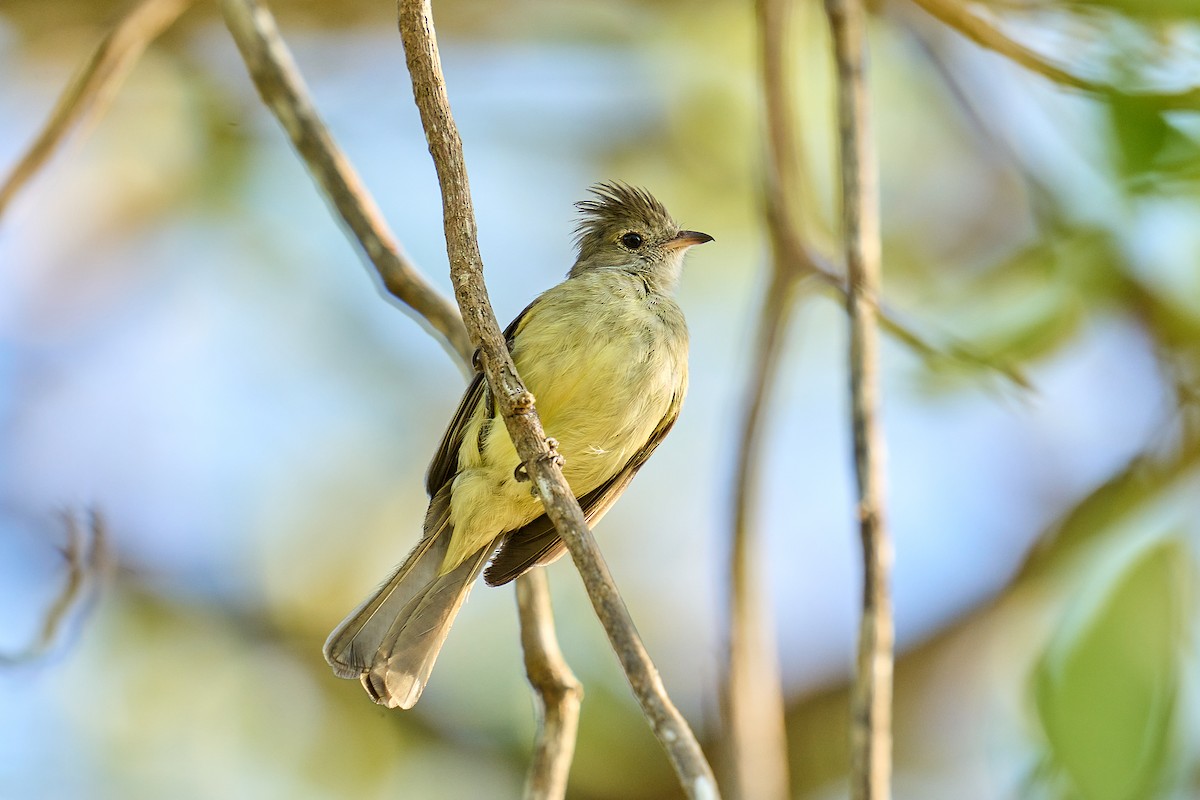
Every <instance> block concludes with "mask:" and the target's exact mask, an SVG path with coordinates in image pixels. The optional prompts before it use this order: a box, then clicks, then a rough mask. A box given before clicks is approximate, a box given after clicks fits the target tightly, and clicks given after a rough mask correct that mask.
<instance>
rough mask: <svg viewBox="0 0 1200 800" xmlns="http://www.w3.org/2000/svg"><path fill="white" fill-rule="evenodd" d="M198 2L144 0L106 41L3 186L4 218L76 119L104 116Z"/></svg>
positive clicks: (0, 186) (1, 206)
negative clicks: (151, 48)
mask: <svg viewBox="0 0 1200 800" xmlns="http://www.w3.org/2000/svg"><path fill="white" fill-rule="evenodd" d="M193 2H195V0H143V2H141V3H140V4H138V6H137V7H135V8H134V9H133V10H132V11H130V12H129V13H128V14H127V15H125V17H124V18H123V19H122V20H121V21H120V22H118V23H117V25H116V27H114V28H113V29H112V30H111V31H109V32H108V34H107V35H106V36H105V37H104V38H103V39H101V40H100V44H98V45H97V46H96V50H95V51H94V52H93V53H92V55H91V57H89V58H88V60H87V62H86V63H85V64H84V65H83V68H82V69H81V70H80V71H79V74H78V75H76V76H75V78H73V79H72V80H71V83H70V84H68V85H67V88H66V89H65V90H64V91H63V93H62V96H60V97H59V98H58V102H57V103H56V104H55V106H54V110H53V111H52V112H50V118H49V119H48V120H46V124H45V125H44V126H43V127H42V129H41V131H39V132H38V135H37V137H36V138H35V139H34V140H33V144H31V145H30V146H29V149H28V150H27V151H25V154H24V155H22V156H21V158H20V160H19V161H17V164H16V166H14V167H13V168H12V171H11V172H10V173H9V174H8V176H7V177H6V178H5V179H4V183H3V184H0V216H3V215H4V211H5V209H7V208H8V204H9V203H10V202H11V201H12V199H13V197H15V196H16V194H17V192H19V191H20V190H21V188H22V187H24V186H25V184H26V183H28V182H29V179H30V178H32V177H33V176H34V175H36V174H37V172H38V170H40V169H41V168H42V167H43V166H44V165H45V163H46V162H47V161H48V160H49V159H50V156H51V155H53V154H54V151H55V150H56V149H58V146H59V145H60V144H62V141H63V139H65V138H66V135H67V133H68V132H70V130H71V128H73V127H74V126H75V125H76V123H78V122H80V121H81V120H83V119H84V118H85V117H87V116H89V115H91V116H92V117H93V118H96V117H98V116H99V115H101V114H103V112H104V109H105V108H107V107H108V104H109V103H110V102H111V101H112V98H113V96H114V95H115V94H116V91H117V89H118V88H120V86H121V83H122V82H123V81H124V80H125V76H126V75H128V74H129V71H130V70H131V69H133V66H134V65H135V64H136V63H137V61H138V58H140V57H141V55H142V52H143V51H144V50H145V49H146V46H147V45H149V44H150V42H152V41H154V40H155V39H157V38H158V36H159V35H160V34H161V33H162V32H163V31H165V30H166V29H167V28H169V27H170V26H171V24H172V23H173V22H175V20H177V19H179V17H180V15H181V14H183V12H184V11H187V9H188V8H189V7H190V6H191V5H192V3H193Z"/></svg>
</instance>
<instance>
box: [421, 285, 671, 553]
mask: <svg viewBox="0 0 1200 800" xmlns="http://www.w3.org/2000/svg"><path fill="white" fill-rule="evenodd" d="M512 353H513V360H514V362H515V363H516V366H517V371H518V372H519V373H520V374H521V377H522V378H523V379H524V381H525V384H526V386H527V387H528V388H529V390H530V391H531V392H532V393H533V395H534V397H535V399H536V405H537V411H538V415H539V417H540V418H541V421H542V427H543V428H544V429H545V431H546V435H547V436H551V437H553V438H555V439H557V440H558V452H559V453H560V454H561V455H562V456H563V457H564V459H565V464H564V466H563V473H564V475H565V476H566V478H567V481H568V483H570V485H571V489H572V491H574V492H575V495H576V496H577V497H578V496H582V495H584V494H587V493H588V492H590V491H592V490H593V489H595V488H597V487H598V486H600V485H601V484H603V483H604V482H605V481H607V480H608V479H610V478H611V477H613V476H614V475H616V474H617V473H618V472H619V471H620V470H621V469H622V468H623V467H624V466H625V464H626V463H627V462H628V461H629V459H630V458H631V457H632V456H633V455H634V453H636V452H637V451H638V450H639V449H640V448H641V447H642V445H644V444H645V443H646V442H647V440H649V438H650V436H651V434H652V433H653V432H654V430H655V429H656V428H657V427H658V425H659V423H660V422H661V421H662V419H663V417H664V416H665V415H666V414H667V411H668V409H669V408H670V406H671V403H672V400H673V398H675V397H676V396H680V397H682V394H683V393H684V392H685V391H686V389H687V327H686V325H685V323H684V320H683V314H682V312H681V311H680V310H679V307H678V306H677V305H676V304H675V303H674V301H672V300H670V299H669V298H667V297H665V296H663V295H660V294H656V293H653V292H649V291H647V288H646V286H645V285H644V284H643V283H642V281H641V280H640V279H639V278H637V277H636V276H633V275H630V274H628V273H625V272H619V271H616V270H611V271H609V270H605V271H597V272H596V273H594V274H587V275H581V276H579V277H577V278H573V279H571V280H569V281H565V282H564V283H562V284H559V285H558V286H556V287H554V288H553V289H550V290H549V291H547V292H546V293H545V294H543V295H542V296H541V297H539V298H538V300H537V301H536V302H535V303H534V304H533V306H532V307H531V308H530V309H529V310H528V311H527V312H526V314H525V317H524V318H523V319H522V321H521V324H520V326H519V327H518V329H517V334H516V337H515V340H514V343H513V346H512ZM483 414H484V411H483V406H482V404H481V405H480V408H479V409H478V410H477V412H476V414H475V416H474V417H473V418H472V420H471V422H470V423H469V424H468V426H467V428H466V435H465V436H464V439H463V445H462V449H461V451H460V453H459V466H460V473H459V475H458V476H457V477H456V478H455V482H454V488H453V492H452V496H451V501H450V508H451V521H452V523H453V525H454V537H453V540H452V544H451V548H450V552H449V553H448V554H447V556H446V561H445V563H444V565H443V569H451V568H453V566H455V565H457V564H458V563H461V561H462V559H464V558H466V557H467V556H468V555H470V554H471V553H474V552H475V551H477V550H478V549H479V548H480V547H483V546H484V545H486V544H487V543H489V542H491V541H492V540H493V539H495V538H496V536H498V535H500V534H501V533H503V532H505V531H509V530H514V529H516V528H519V527H521V526H522V525H525V524H527V523H529V522H531V521H532V520H534V519H535V518H536V517H538V516H539V515H540V514H541V513H542V510H541V504H540V502H539V501H538V500H537V498H535V497H533V496H532V495H531V493H530V485H529V484H528V483H522V482H518V481H517V480H516V479H515V478H514V477H513V470H514V469H515V468H516V467H517V465H518V464H519V462H520V459H519V457H518V456H517V454H516V450H515V449H514V448H513V445H512V441H511V440H510V439H509V437H508V432H507V430H506V429H505V427H504V423H503V421H502V420H500V419H498V418H496V419H494V420H486V419H484V417H483ZM481 428H482V430H483V433H482V436H481V435H480V430H481ZM481 444H482V446H480V445H481Z"/></svg>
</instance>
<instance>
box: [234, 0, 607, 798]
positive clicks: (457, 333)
mask: <svg viewBox="0 0 1200 800" xmlns="http://www.w3.org/2000/svg"><path fill="white" fill-rule="evenodd" d="M221 7H222V10H223V12H224V14H225V19H226V24H227V25H228V27H229V30H230V33H231V34H232V35H233V38H234V40H235V41H236V42H237V45H238V48H239V50H240V51H241V52H242V56H243V58H244V59H245V61H246V66H247V68H248V69H249V72H250V76H251V78H252V79H253V81H254V83H255V86H257V87H258V91H259V93H260V94H261V95H262V97H263V101H264V102H265V103H266V105H267V107H268V108H270V109H271V111H272V112H273V113H274V114H275V116H276V118H277V119H278V120H279V122H280V124H281V125H282V126H283V128H284V130H285V131H287V133H288V135H289V136H290V137H291V139H292V143H293V145H294V146H295V148H296V150H297V152H298V153H299V154H300V156H301V158H302V159H303V160H304V163H305V165H306V166H307V167H308V169H309V172H310V173H311V174H312V176H313V178H314V180H315V181H316V183H317V186H318V187H319V189H320V191H321V193H322V195H324V196H325V198H326V199H327V200H328V201H329V203H330V205H332V206H333V207H334V208H335V209H336V210H337V211H338V213H339V214H341V216H342V219H343V220H344V221H345V223H346V225H347V226H348V227H349V229H350V232H351V233H352V234H353V235H354V237H355V239H356V240H357V241H358V243H359V245H360V246H361V247H362V249H363V251H364V252H365V253H366V254H367V256H368V257H369V258H370V260H371V263H372V264H373V265H374V267H375V269H376V270H377V272H378V275H379V278H380V279H381V281H382V283H383V286H384V288H385V289H386V290H387V291H388V292H390V293H391V294H392V295H393V296H394V297H395V298H396V299H397V300H399V301H400V302H402V303H405V304H407V305H408V306H409V307H410V308H411V309H412V310H413V311H414V312H415V313H416V314H418V315H419V316H420V317H421V318H423V319H424V320H425V321H426V322H427V323H428V324H429V327H430V328H431V329H432V330H434V331H436V332H437V334H438V335H439V336H440V337H441V338H442V339H443V341H444V343H445V344H447V345H448V347H449V349H450V350H451V351H452V352H454V353H455V354H456V355H457V356H458V360H459V361H460V363H461V364H462V365H463V366H464V367H465V368H466V369H470V368H471V354H472V348H471V344H470V339H469V338H468V335H467V329H466V327H465V326H464V325H463V322H462V318H461V317H460V316H459V313H458V309H457V307H455V305H454V304H453V303H451V302H450V301H449V300H447V299H446V298H445V297H443V296H442V295H441V294H440V293H438V292H437V290H435V289H433V288H432V287H431V286H430V285H429V284H428V282H427V281H426V280H425V278H424V277H423V276H422V275H421V273H420V270H419V269H418V268H417V267H416V266H415V265H414V264H412V263H411V262H410V261H409V260H408V258H407V257H406V256H405V255H404V253H403V251H402V250H401V249H400V247H399V245H398V244H397V242H396V240H395V237H393V236H392V234H391V232H390V231H389V230H388V228H387V224H386V222H384V219H383V215H382V213H381V212H380V211H379V208H378V206H377V205H376V204H375V201H374V200H373V199H372V197H371V196H370V194H369V193H368V192H367V190H366V188H365V186H363V184H362V182H361V181H359V179H358V176H357V174H356V173H355V171H354V169H353V167H352V166H351V165H350V162H349V160H348V159H347V158H346V157H345V155H344V154H343V153H342V151H341V149H340V148H339V147H338V146H337V143H336V142H335V141H334V140H333V137H332V135H331V134H330V133H329V131H328V129H327V128H326V126H325V124H324V123H323V122H322V121H321V118H320V116H319V115H318V114H317V111H316V108H315V106H314V104H313V102H312V98H311V96H310V95H309V92H308V89H307V87H306V86H305V84H304V80H303V78H302V77H301V75H300V72H299V69H298V68H297V66H296V63H295V60H294V59H293V58H292V56H291V53H290V52H289V50H288V49H287V45H286V44H285V43H284V41H283V38H282V37H281V36H280V33H279V28H278V25H276V23H275V20H274V17H273V16H272V15H271V12H270V10H268V9H267V7H266V6H265V5H263V4H262V3H260V2H259V0H222V5H221ZM516 591H517V604H518V612H519V618H520V622H521V645H522V649H523V651H524V654H525V671H526V674H527V675H528V676H529V682H530V684H531V685H532V687H533V689H534V693H535V695H536V697H537V699H536V702H537V705H538V712H539V731H538V737H537V741H536V743H535V747H534V758H533V762H532V764H531V765H530V770H529V779H528V782H527V784H526V797H527V798H529V799H530V800H557V799H558V798H562V797H564V796H565V794H566V781H567V775H568V773H569V772H570V767H571V759H572V757H573V755H574V752H575V738H576V731H577V729H578V720H579V705H580V702H581V700H582V696H583V689H582V687H581V686H580V684H579V681H578V680H577V679H576V677H575V675H574V673H572V672H571V668H570V666H569V665H568V664H567V662H566V660H565V659H564V658H563V655H562V651H561V650H560V649H559V646H558V638H557V636H556V634H555V631H554V617H553V613H552V611H551V608H550V592H549V586H548V582H547V580H546V576H545V573H544V572H543V571H542V570H541V569H536V570H533V571H532V572H529V573H526V574H525V575H523V576H521V577H520V578H519V579H517V588H516Z"/></svg>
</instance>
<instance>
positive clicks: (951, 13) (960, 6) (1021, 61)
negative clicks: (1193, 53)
mask: <svg viewBox="0 0 1200 800" xmlns="http://www.w3.org/2000/svg"><path fill="white" fill-rule="evenodd" d="M912 1H913V2H914V3H916V4H917V5H918V6H920V7H921V8H923V9H925V11H926V12H927V13H928V14H929V15H930V16H932V17H933V18H935V19H937V20H938V21H940V22H941V23H942V24H944V25H947V26H949V27H951V28H953V29H954V30H956V31H958V32H959V33H961V34H962V35H963V36H965V37H967V38H968V39H970V40H971V41H972V42H974V43H975V44H977V45H979V46H980V47H983V48H986V49H988V50H991V51H992V52H994V53H997V54H999V55H1001V56H1004V57H1005V58H1007V59H1008V60H1009V61H1012V62H1013V63H1014V64H1017V65H1019V66H1021V67H1024V68H1025V69H1027V70H1029V71H1030V72H1034V73H1036V74H1038V75H1041V76H1043V77H1045V78H1048V79H1049V80H1051V81H1053V82H1054V83H1057V84H1059V85H1060V86H1066V87H1068V88H1071V89H1078V90H1080V91H1083V92H1089V93H1091V94H1099V95H1113V94H1124V95H1129V96H1133V97H1137V98H1139V99H1141V100H1145V101H1147V102H1150V103H1153V104H1154V105H1156V106H1157V107H1158V108H1159V109H1161V110H1164V111H1167V110H1181V109H1195V108H1200V87H1197V86H1193V87H1191V88H1189V89H1185V90H1183V91H1179V92H1140V91H1138V92H1131V91H1127V90H1123V89H1119V88H1117V87H1116V86H1113V85H1112V84H1108V83H1104V82H1103V81H1096V80H1091V79H1090V78H1084V77H1082V76H1080V75H1076V74H1075V73H1073V72H1070V71H1068V70H1066V69H1064V68H1063V67H1060V66H1058V65H1057V64H1055V63H1053V62H1052V61H1050V60H1049V59H1048V58H1046V57H1045V56H1043V55H1041V54H1040V53H1037V52H1034V51H1033V50H1030V49H1029V48H1028V47H1026V46H1025V45H1023V44H1021V43H1020V42H1018V41H1016V40H1014V39H1012V38H1010V37H1009V36H1007V35H1006V34H1005V33H1003V32H1002V31H1001V30H999V29H998V28H996V27H995V26H993V25H991V24H989V23H988V22H987V21H985V20H984V19H982V18H980V17H979V16H977V15H975V14H973V13H972V12H971V11H969V10H968V9H967V3H965V2H964V1H963V0H912Z"/></svg>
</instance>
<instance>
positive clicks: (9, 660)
mask: <svg viewBox="0 0 1200 800" xmlns="http://www.w3.org/2000/svg"><path fill="white" fill-rule="evenodd" d="M62 522H63V527H64V528H65V529H66V532H67V543H66V545H65V546H64V547H63V550H62V554H63V560H64V561H65V562H66V566H67V577H66V580H65V581H63V586H62V590H61V591H60V592H59V593H58V594H57V595H55V597H54V601H53V602H52V603H51V604H50V606H49V607H48V608H47V609H46V613H45V615H43V617H42V626H41V630H40V631H39V632H38V635H37V638H35V639H34V640H33V641H32V642H31V643H30V644H29V645H28V646H27V647H25V649H23V650H21V651H20V652H17V653H0V666H5V667H10V666H14V665H17V664H27V663H29V662H31V661H36V660H37V659H39V658H41V657H42V656H44V655H45V654H46V653H48V652H49V651H50V649H51V648H52V647H53V646H54V644H55V642H57V641H58V640H59V636H60V634H61V633H62V629H63V627H64V626H65V625H66V623H67V620H69V619H70V618H71V617H72V616H73V615H74V614H75V612H76V610H77V609H79V608H81V607H83V606H84V605H85V603H86V598H87V597H88V596H89V595H90V594H91V592H90V591H89V589H94V587H95V586H96V584H97V583H98V582H99V576H100V574H101V573H102V572H103V571H104V569H103V568H104V563H105V560H106V558H107V553H108V548H107V535H106V530H105V525H104V519H103V517H101V516H100V513H99V512H97V511H91V512H89V513H88V517H87V522H86V523H84V522H83V521H82V520H81V519H80V515H79V514H77V513H75V512H73V511H67V512H64V513H63V515H62Z"/></svg>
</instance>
